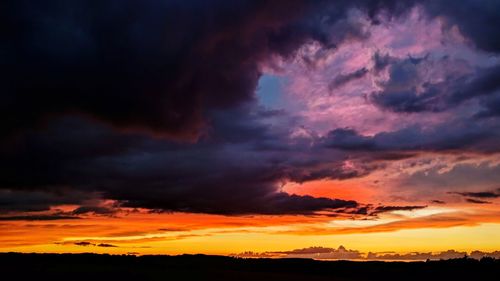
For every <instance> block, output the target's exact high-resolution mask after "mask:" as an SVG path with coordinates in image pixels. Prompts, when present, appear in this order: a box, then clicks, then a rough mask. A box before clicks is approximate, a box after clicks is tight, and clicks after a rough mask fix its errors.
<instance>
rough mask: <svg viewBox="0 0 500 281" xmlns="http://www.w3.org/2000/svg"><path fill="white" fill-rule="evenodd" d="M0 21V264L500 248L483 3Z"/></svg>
mask: <svg viewBox="0 0 500 281" xmlns="http://www.w3.org/2000/svg"><path fill="white" fill-rule="evenodd" d="M450 3H452V4H451V5H450ZM0 7H1V8H0V30H1V32H2V39H1V43H0V65H1V66H2V70H3V71H2V72H3V75H2V78H1V84H0V85H1V86H0V87H1V92H0V128H1V133H0V135H1V138H0V252H9V251H15V252H55V253H60V252H72V253H73V252H96V253H116V254H118V253H119V254H126V253H134V254H183V253H204V254H222V255H232V254H238V253H243V252H248V251H251V252H252V253H271V252H273V253H276V252H278V253H279V254H280V255H282V254H283V253H284V251H293V250H295V249H302V250H304V249H309V247H312V246H316V247H324V248H333V249H337V248H338V247H339V246H340V245H343V246H345V247H346V248H348V249H354V250H356V251H359V252H362V253H368V252H377V253H387V252H394V253H410V252H419V253H428V252H433V253H436V252H442V251H447V250H451V249H453V250H456V251H465V252H468V253H470V252H471V251H475V250H477V251H482V252H494V251H498V250H500V39H499V38H500V31H499V30H500V1H495V0H459V1H453V2H452V1H446V0H414V1H413V0H409V1H396V0H387V1H383V0H351V1H344V0H335V1H301V0H292V1H280V0H278V1H258V0H249V1H243V0H242V1H222V0H221V1H203V0H200V1H181V0H179V1H167V0H142V1H133V0H103V1H95V2H94V1H83V0H82V1H80V0H75V1H63V0H60V1H55V0H49V1H34V0H17V1H7V2H6V3H2V4H0ZM295 253H296V252H293V254H295ZM285 254H288V252H286V253H285Z"/></svg>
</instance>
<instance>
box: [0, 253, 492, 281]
mask: <svg viewBox="0 0 500 281" xmlns="http://www.w3.org/2000/svg"><path fill="white" fill-rule="evenodd" d="M0 272H1V276H2V280H51V281H52V280H65V281H70V280H90V281H96V280H113V281H114V280H117V281H120V280H140V281H142V280H237V281H244V280H261V281H264V280H272V281H279V280H304V281H309V280H312V281H314V280H339V281H351V280H356V281H357V280H384V281H389V280H419V281H430V280H443V281H444V280H446V281H448V280H478V281H479V280H481V281H483V280H495V281H496V280H500V279H499V278H500V260H495V259H491V258H484V259H481V260H479V261H478V260H473V259H467V258H462V259H453V260H445V261H444V260H443V261H428V262H353V261H316V260H309V259H242V258H232V257H224V256H206V255H182V256H140V257H136V256H131V255H128V256H127V255H123V256H113V255H98V254H18V253H3V254H0Z"/></svg>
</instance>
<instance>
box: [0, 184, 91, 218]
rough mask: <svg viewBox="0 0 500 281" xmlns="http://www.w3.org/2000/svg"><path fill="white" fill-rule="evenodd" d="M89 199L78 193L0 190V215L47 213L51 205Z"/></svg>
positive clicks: (89, 196) (74, 202) (76, 202)
mask: <svg viewBox="0 0 500 281" xmlns="http://www.w3.org/2000/svg"><path fill="white" fill-rule="evenodd" d="M89 198H91V195H90V194H85V193H82V192H78V191H71V192H69V191H63V190H60V191H59V192H53V191H50V190H33V191H27V190H12V189H2V188H0V213H9V212H38V211H47V210H49V209H50V206H52V205H61V204H80V203H81V202H82V201H84V200H86V199H89Z"/></svg>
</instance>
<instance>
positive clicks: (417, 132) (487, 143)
mask: <svg viewBox="0 0 500 281" xmlns="http://www.w3.org/2000/svg"><path fill="white" fill-rule="evenodd" d="M498 129H499V128H498V124H497V123H496V122H494V121H487V122H478V121H477V120H474V119H464V120H451V121H448V122H444V123H443V124H441V125H438V126H435V127H433V128H422V127H420V126H411V127H406V128H402V129H399V130H396V131H392V132H381V133H378V134H376V135H374V136H363V135H360V134H359V133H358V132H356V131H355V130H353V129H350V128H344V129H335V130H333V131H331V132H330V133H329V134H328V135H327V136H325V137H324V138H323V145H324V146H326V147H330V148H336V149H343V150H349V151H370V152H377V153H380V152H384V151H393V152H395V151H453V150H458V149H460V150H469V151H477V152H494V151H498V150H499V149H500V147H498V145H497V144H498V140H499V139H500V135H499V134H498V133H497V131H498Z"/></svg>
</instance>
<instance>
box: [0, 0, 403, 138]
mask: <svg viewBox="0 0 500 281" xmlns="http://www.w3.org/2000/svg"><path fill="white" fill-rule="evenodd" d="M359 2H360V3H362V2H364V1H359ZM374 2H377V3H378V2H379V1H374ZM380 2H381V1H380ZM388 2H389V1H388ZM379 5H382V4H380V3H379ZM351 6H353V5H352V4H349V3H347V2H344V1H339V2H338V3H337V5H330V4H328V3H327V2H326V3H325V2H323V1H318V2H308V1H253V0H252V1H244V0H241V1H230V2H227V1H154V0H146V1H140V2H137V1H118V0H106V1H98V2H89V1H71V2H67V1H62V0H51V1H43V2H40V1H32V0H19V1H7V2H6V3H3V4H2V9H1V13H2V14H1V22H0V26H1V28H2V31H3V32H2V34H3V43H2V69H3V70H4V76H3V77H2V81H3V82H2V102H1V103H0V106H1V107H0V109H1V110H0V112H1V113H0V114H1V115H0V120H1V121H0V122H1V125H2V127H3V128H4V129H3V134H9V133H10V132H12V131H18V130H20V129H23V128H26V127H33V126H35V125H40V124H43V123H45V122H46V120H47V118H50V117H52V116H54V115H59V114H68V113H75V112H76V113H81V114H84V115H86V116H89V117H92V118H96V119H98V120H102V121H105V122H107V123H110V124H113V125H115V126H118V127H120V128H126V129H144V130H148V131H153V132H156V133H158V134H163V135H170V136H180V137H193V136H196V135H198V133H199V130H200V128H201V127H202V124H203V123H204V120H203V113H204V110H205V109H208V108H223V107H228V106H232V105H237V104H239V103H240V102H242V101H248V100H250V99H252V97H253V95H254V90H255V87H256V85H257V81H258V79H259V77H260V70H259V64H261V63H262V62H265V60H266V59H268V58H269V57H270V56H272V55H280V56H284V57H286V56H289V55H291V54H292V53H293V52H294V51H295V50H296V49H297V48H298V47H300V46H301V45H302V44H303V43H305V42H307V41H309V40H315V41H318V42H320V43H322V44H324V45H325V46H334V45H336V44H339V43H341V42H342V40H345V39H346V38H347V37H349V38H351V37H352V36H354V37H355V36H357V35H356V32H355V30H356V27H354V26H351V25H350V24H349V23H344V24H341V25H340V27H341V28H338V30H336V32H335V33H333V35H330V34H331V33H330V27H335V26H337V27H338V24H340V23H342V22H343V19H344V18H345V13H346V11H347V8H348V7H351ZM370 6H373V7H371V8H370V9H372V10H373V9H375V8H376V5H375V4H373V5H370ZM389 6H395V5H394V4H390V5H389ZM327 13H328V14H327ZM349 34H351V35H349Z"/></svg>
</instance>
